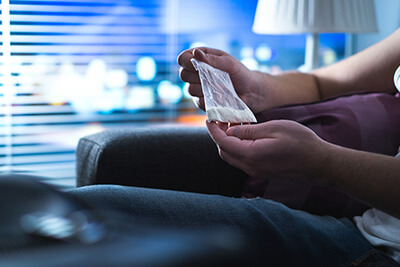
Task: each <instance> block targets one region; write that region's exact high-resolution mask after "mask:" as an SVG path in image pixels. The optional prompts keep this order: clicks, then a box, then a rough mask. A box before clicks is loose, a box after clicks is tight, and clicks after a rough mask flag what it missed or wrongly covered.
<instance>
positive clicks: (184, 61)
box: [178, 47, 262, 113]
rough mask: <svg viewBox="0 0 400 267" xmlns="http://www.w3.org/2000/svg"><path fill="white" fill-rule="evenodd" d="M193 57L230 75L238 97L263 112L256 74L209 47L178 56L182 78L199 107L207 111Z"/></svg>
mask: <svg viewBox="0 0 400 267" xmlns="http://www.w3.org/2000/svg"><path fill="white" fill-rule="evenodd" d="M193 57H194V58H196V59H198V60H200V61H203V62H205V63H207V64H209V65H211V66H212V67H214V68H217V69H220V70H222V71H225V72H227V73H229V76H230V78H231V80H232V84H233V87H234V88H235V90H236V93H237V94H238V96H239V97H240V98H241V99H242V100H243V101H244V102H245V103H246V105H247V106H248V107H249V108H250V109H251V110H252V111H253V112H255V113H256V112H259V111H261V110H259V109H260V108H259V107H258V106H259V104H258V103H259V102H261V101H262V97H260V93H261V90H259V88H258V86H257V84H256V83H255V80H256V79H255V77H254V73H253V72H252V71H250V70H249V69H248V68H246V67H245V66H244V65H243V64H242V63H241V62H240V61H238V60H237V59H235V58H234V57H233V56H231V55H230V54H228V53H226V52H223V51H221V50H217V49H212V48H207V47H200V48H192V49H188V50H185V51H183V52H182V53H181V54H180V55H179V56H178V64H179V65H180V66H181V69H180V77H181V79H182V80H183V81H184V82H188V83H189V88H188V89H189V93H190V94H191V95H192V96H193V97H194V101H195V103H196V105H197V107H199V108H200V109H202V110H205V105H204V95H203V91H202V89H201V84H200V78H199V75H198V73H197V71H196V70H195V69H194V67H193V65H192V62H191V61H190V59H191V58H193Z"/></svg>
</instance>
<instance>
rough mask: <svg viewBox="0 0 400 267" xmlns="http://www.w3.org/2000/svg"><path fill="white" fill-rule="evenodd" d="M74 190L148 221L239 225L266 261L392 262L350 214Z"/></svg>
mask: <svg viewBox="0 0 400 267" xmlns="http://www.w3.org/2000/svg"><path fill="white" fill-rule="evenodd" d="M69 193H70V194H73V195H74V196H76V197H78V198H81V199H83V200H84V201H86V202H89V203H91V204H92V205H94V206H96V207H99V208H103V209H113V210H118V211H122V212H126V213H129V214H130V215H133V216H134V218H135V220H136V221H138V220H139V222H143V223H165V224H168V225H171V226H174V227H202V226H204V227H210V226H211V227H212V226H215V227H220V226H232V227H237V228H239V229H240V230H241V231H242V232H243V233H245V234H246V236H247V237H248V238H249V239H250V240H252V241H253V242H254V244H257V247H256V250H257V251H255V255H257V256H256V257H257V258H258V261H257V265H258V264H259V265H260V266H366V264H372V265H368V266H376V265H375V264H380V265H379V266H392V265H391V264H390V262H391V261H390V259H387V257H386V256H385V255H384V254H383V253H381V252H379V251H377V250H375V249H374V248H373V247H372V245H371V244H370V243H369V242H368V241H367V240H366V239H365V238H364V237H363V236H362V235H361V233H360V232H359V231H358V230H357V228H356V227H355V226H354V224H353V223H352V222H351V221H350V220H349V219H347V218H342V219H336V218H334V217H331V216H316V215H312V214H309V213H307V212H304V211H300V210H293V209H290V208H288V207H286V206H284V205H282V204H280V203H277V202H274V201H270V200H266V199H262V198H256V199H245V198H231V197H225V196H220V195H207V194H199V193H189V192H179V191H169V190H159V189H146V188H137V187H128V186H118V185H94V186H86V187H81V188H76V189H73V190H71V191H69Z"/></svg>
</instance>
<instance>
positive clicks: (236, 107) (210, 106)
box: [191, 58, 257, 123]
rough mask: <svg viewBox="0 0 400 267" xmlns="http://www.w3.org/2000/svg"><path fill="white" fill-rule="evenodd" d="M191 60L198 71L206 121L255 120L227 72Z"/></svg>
mask: <svg viewBox="0 0 400 267" xmlns="http://www.w3.org/2000/svg"><path fill="white" fill-rule="evenodd" d="M191 62H192V64H193V66H194V68H195V69H196V70H197V71H198V72H199V76H200V82H201V86H202V88H203V94H204V102H205V105H206V114H207V119H208V121H220V122H227V123H246V122H257V119H256V117H255V116H254V114H253V112H252V111H251V110H250V109H249V107H247V106H246V104H245V103H244V102H243V101H242V100H241V99H240V98H239V96H238V95H237V94H236V91H235V88H234V87H233V84H232V81H231V79H230V77H229V74H228V73H227V72H225V71H222V70H219V69H216V68H214V67H212V66H210V65H208V64H207V63H204V62H202V61H199V60H197V59H194V58H192V59H191Z"/></svg>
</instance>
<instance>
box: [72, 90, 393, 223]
mask: <svg viewBox="0 0 400 267" xmlns="http://www.w3.org/2000/svg"><path fill="white" fill-rule="evenodd" d="M257 119H258V121H259V122H263V121H268V120H273V119H289V120H294V121H298V122H299V123H302V124H303V125H306V126H307V127H309V128H311V129H312V130H314V131H315V132H316V133H317V134H318V135H319V136H320V137H321V138H323V139H325V140H327V141H329V142H332V143H334V144H338V145H341V146H344V147H348V148H352V149H358V150H364V151H370V152H375V153H381V154H386V155H390V156H394V155H395V154H396V151H397V149H398V147H399V145H400V130H399V129H400V97H399V96H398V95H393V94H384V93H364V94H355V95H349V96H345V97H339V98H336V99H329V100H326V101H322V102H317V103H310V104H306V105H294V106H287V107H281V108H276V109H273V110H269V111H266V112H263V113H260V114H257ZM77 184H78V186H83V185H89V184H120V185H131V186H140V187H151V188H161V189H173V190H183V191H191V192H199V193H209V194H221V195H226V196H235V197H240V196H244V197H264V198H269V199H273V200H275V201H278V202H281V203H284V204H285V205H287V206H289V207H291V208H295V209H303V210H306V211H308V212H311V213H314V214H323V215H326V214H329V215H332V216H335V217H343V216H345V217H350V218H351V217H353V216H354V215H359V214H361V213H362V212H363V211H364V210H366V209H367V208H368V206H367V205H365V204H363V203H361V202H360V201H358V200H356V199H354V198H352V197H350V196H348V195H346V194H344V193H341V192H337V191H334V190H332V189H329V188H323V187H319V186H313V185H308V184H296V183H291V182H287V181H279V180H270V181H267V180H259V179H254V178H251V177H248V176H247V175H246V174H245V173H243V172H242V171H240V170H238V169H236V168H234V167H232V166H230V165H229V164H227V163H225V162H224V161H222V160H221V159H220V158H219V156H218V151H217V148H216V147H215V144H214V143H213V142H212V140H211V138H210V137H209V136H208V134H207V131H206V129H204V128H181V127H178V128H167V127H159V128H157V127H148V128H133V129H126V130H108V131H105V132H102V133H99V134H95V135H91V136H87V137H85V138H82V139H81V140H80V142H79V145H78V149H77Z"/></svg>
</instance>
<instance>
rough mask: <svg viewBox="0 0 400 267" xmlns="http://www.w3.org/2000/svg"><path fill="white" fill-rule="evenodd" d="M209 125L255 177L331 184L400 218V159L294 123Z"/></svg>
mask: <svg viewBox="0 0 400 267" xmlns="http://www.w3.org/2000/svg"><path fill="white" fill-rule="evenodd" d="M207 127H208V130H209V133H210V135H211V137H212V138H213V140H214V142H215V143H216V144H217V146H218V149H219V153H220V156H221V157H222V158H223V159H224V160H225V161H227V162H228V163H230V164H231V165H233V166H235V167H237V168H239V169H242V170H243V171H245V172H246V173H248V174H249V175H250V176H252V177H258V178H264V179H285V180H290V181H294V182H303V183H313V184H316V185H321V186H327V187H331V188H333V189H336V190H338V191H342V192H344V193H347V194H349V195H352V196H353V197H355V198H358V199H359V200H361V201H363V202H365V203H367V204H368V205H370V206H372V207H376V208H378V209H380V210H382V211H385V212H387V213H389V214H391V215H393V216H396V217H398V218H400V198H399V197H398V196H399V195H400V178H399V177H400V176H399V173H400V159H397V158H394V157H389V156H384V155H380V154H374V153H369V152H362V151H357V150H352V149H347V148H343V147H340V146H336V145H334V144H331V143H328V142H326V141H324V140H322V139H321V138H319V137H318V136H317V135H316V134H315V133H314V132H312V131H311V130H310V129H308V128H307V127H304V126H302V125H300V124H298V123H296V122H293V121H284V120H280V121H278V120H275V121H269V122H266V123H261V124H256V125H243V126H234V127H230V128H228V129H226V125H225V124H221V123H215V122H212V123H207Z"/></svg>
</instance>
